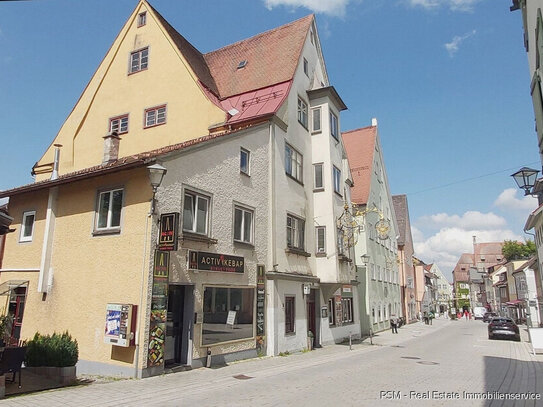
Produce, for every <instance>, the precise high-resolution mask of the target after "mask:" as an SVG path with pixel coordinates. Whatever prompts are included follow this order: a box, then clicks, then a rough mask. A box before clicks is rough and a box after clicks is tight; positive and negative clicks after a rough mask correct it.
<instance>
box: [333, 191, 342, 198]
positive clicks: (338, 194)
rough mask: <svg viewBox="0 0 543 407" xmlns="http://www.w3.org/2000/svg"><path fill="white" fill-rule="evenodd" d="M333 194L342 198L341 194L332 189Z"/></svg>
mask: <svg viewBox="0 0 543 407" xmlns="http://www.w3.org/2000/svg"><path fill="white" fill-rule="evenodd" d="M334 194H336V195H337V196H338V197H339V198H341V199H343V195H341V194H340V193H339V192H337V191H334Z"/></svg>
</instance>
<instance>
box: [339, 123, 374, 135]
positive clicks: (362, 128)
mask: <svg viewBox="0 0 543 407" xmlns="http://www.w3.org/2000/svg"><path fill="white" fill-rule="evenodd" d="M371 128H377V126H371V125H370V126H366V127H360V128H358V129H353V130H345V131H342V132H341V134H347V133H354V132H355V131H360V130H366V129H371Z"/></svg>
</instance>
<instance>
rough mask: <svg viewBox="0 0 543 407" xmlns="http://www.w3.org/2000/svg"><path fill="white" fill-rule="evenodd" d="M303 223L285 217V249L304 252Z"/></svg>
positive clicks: (292, 217)
mask: <svg viewBox="0 0 543 407" xmlns="http://www.w3.org/2000/svg"><path fill="white" fill-rule="evenodd" d="M304 240H305V221H304V220H303V219H300V218H296V217H294V216H292V215H287V247H289V248H294V249H299V250H304V247H305V245H304Z"/></svg>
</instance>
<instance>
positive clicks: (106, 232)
mask: <svg viewBox="0 0 543 407" xmlns="http://www.w3.org/2000/svg"><path fill="white" fill-rule="evenodd" d="M120 233H121V228H115V229H103V230H95V231H94V232H92V235H93V236H107V235H119V234H120Z"/></svg>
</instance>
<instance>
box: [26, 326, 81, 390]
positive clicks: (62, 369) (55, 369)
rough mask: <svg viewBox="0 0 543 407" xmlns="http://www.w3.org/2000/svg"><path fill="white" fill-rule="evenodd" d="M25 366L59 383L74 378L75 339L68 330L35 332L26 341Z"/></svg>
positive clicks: (76, 350)
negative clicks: (45, 332) (45, 333)
mask: <svg viewBox="0 0 543 407" xmlns="http://www.w3.org/2000/svg"><path fill="white" fill-rule="evenodd" d="M26 347H27V349H26V356H25V366H26V368H27V369H29V370H31V371H32V372H34V373H36V374H39V375H43V376H48V377H50V378H51V379H53V380H55V381H56V382H58V383H59V384H61V385H68V384H71V383H73V382H74V381H75V379H76V367H75V365H76V363H77V360H78V358H79V347H78V345H77V340H76V339H72V337H71V335H70V334H69V333H68V331H66V332H64V333H62V334H58V333H56V332H55V333H53V335H41V334H40V333H39V332H36V334H35V335H34V338H32V339H31V340H29V341H28V342H27V343H26Z"/></svg>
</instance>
